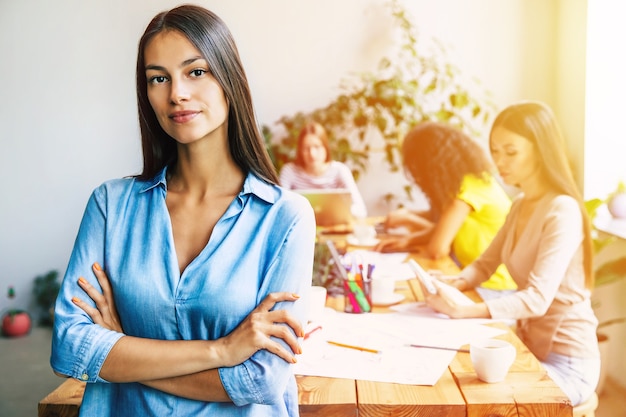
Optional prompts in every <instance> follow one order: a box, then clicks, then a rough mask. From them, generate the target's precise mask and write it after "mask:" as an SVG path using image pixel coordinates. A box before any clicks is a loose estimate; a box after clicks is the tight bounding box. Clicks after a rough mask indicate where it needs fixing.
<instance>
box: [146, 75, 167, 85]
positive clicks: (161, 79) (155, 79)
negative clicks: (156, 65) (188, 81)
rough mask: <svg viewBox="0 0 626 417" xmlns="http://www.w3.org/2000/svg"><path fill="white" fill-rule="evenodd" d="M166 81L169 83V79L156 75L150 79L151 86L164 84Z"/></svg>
mask: <svg viewBox="0 0 626 417" xmlns="http://www.w3.org/2000/svg"><path fill="white" fill-rule="evenodd" d="M165 81H167V78H166V77H164V76H162V75H155V76H154V77H150V79H149V80H148V82H149V83H150V84H162V83H164V82H165Z"/></svg>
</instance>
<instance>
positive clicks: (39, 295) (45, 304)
mask: <svg viewBox="0 0 626 417" xmlns="http://www.w3.org/2000/svg"><path fill="white" fill-rule="evenodd" d="M58 277H59V273H58V271H55V270H51V271H48V272H47V273H45V274H42V275H39V276H37V277H36V278H35V282H34V285H33V296H34V297H35V303H36V304H37V307H38V308H39V324H41V325H43V326H52V323H53V322H54V303H55V301H56V298H57V295H58V293H59V289H60V288H61V284H60V283H59V281H58Z"/></svg>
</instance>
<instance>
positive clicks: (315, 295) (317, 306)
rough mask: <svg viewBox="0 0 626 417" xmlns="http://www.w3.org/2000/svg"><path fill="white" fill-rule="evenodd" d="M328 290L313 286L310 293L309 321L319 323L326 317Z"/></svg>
mask: <svg viewBox="0 0 626 417" xmlns="http://www.w3.org/2000/svg"><path fill="white" fill-rule="evenodd" d="M326 293H327V291H326V288H325V287H321V286H317V285H313V286H311V290H310V291H309V317H308V320H309V321H316V322H319V321H321V320H322V318H323V317H324V309H325V308H326Z"/></svg>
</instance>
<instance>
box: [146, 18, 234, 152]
mask: <svg viewBox="0 0 626 417" xmlns="http://www.w3.org/2000/svg"><path fill="white" fill-rule="evenodd" d="M144 60H145V67H146V79H147V82H148V100H149V101H150V105H151V106H152V109H153V110H154V112H155V114H156V116H157V119H158V120H159V124H160V125H161V127H162V128H163V130H165V132H167V134H168V135H170V136H171V137H173V138H174V139H176V141H178V142H179V143H192V142H194V141H197V140H198V139H202V138H204V137H206V136H208V135H210V134H212V133H214V132H219V133H221V134H223V135H224V137H226V133H227V124H226V121H227V117H228V104H227V103H226V98H225V97H224V91H223V90H222V87H221V86H220V85H219V83H218V82H217V80H216V79H215V78H214V77H213V76H212V75H211V73H210V72H209V66H208V63H207V61H206V60H205V59H204V58H203V57H202V55H201V54H200V52H199V51H198V50H197V49H196V48H195V47H194V46H193V44H192V43H191V42H190V41H189V40H188V39H187V38H186V37H185V36H184V35H183V34H182V33H180V32H178V31H173V30H168V31H164V32H160V33H159V34H157V35H155V36H154V38H153V39H152V40H151V41H150V42H148V44H147V45H146V49H145V51H144Z"/></svg>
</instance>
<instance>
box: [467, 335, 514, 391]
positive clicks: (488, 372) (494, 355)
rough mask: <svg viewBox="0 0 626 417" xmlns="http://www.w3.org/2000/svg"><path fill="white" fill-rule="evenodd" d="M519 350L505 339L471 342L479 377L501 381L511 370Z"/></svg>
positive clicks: (484, 379)
mask: <svg viewBox="0 0 626 417" xmlns="http://www.w3.org/2000/svg"><path fill="white" fill-rule="evenodd" d="M516 354H517V352H516V351H515V347H514V346H513V345H512V344H510V343H509V342H506V341H504V340H499V339H485V340H481V341H477V342H472V343H470V358H471V360H472V365H474V370H475V371H476V375H477V376H478V379H480V380H481V381H484V382H489V383H493V382H501V381H503V380H504V378H505V377H506V374H507V373H508V372H509V368H510V367H511V365H512V364H513V361H514V360H515V356H516Z"/></svg>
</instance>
